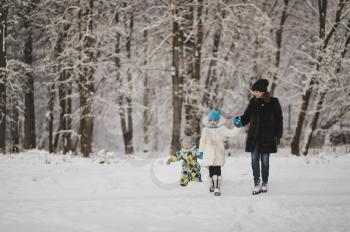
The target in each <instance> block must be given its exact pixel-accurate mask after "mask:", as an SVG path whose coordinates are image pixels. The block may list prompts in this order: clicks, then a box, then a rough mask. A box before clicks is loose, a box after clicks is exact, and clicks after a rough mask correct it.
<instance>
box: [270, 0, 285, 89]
mask: <svg viewBox="0 0 350 232" xmlns="http://www.w3.org/2000/svg"><path fill="white" fill-rule="evenodd" d="M283 3H284V5H283V10H282V15H281V19H280V24H279V28H278V30H277V31H276V46H277V47H276V49H277V51H276V59H275V68H276V71H275V73H274V75H273V76H272V81H271V88H270V94H271V95H273V93H274V92H275V88H276V80H277V79H278V70H279V67H280V62H281V50H282V39H283V29H284V25H285V22H286V20H287V17H288V4H289V0H283Z"/></svg>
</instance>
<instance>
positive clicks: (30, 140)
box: [23, 0, 36, 149]
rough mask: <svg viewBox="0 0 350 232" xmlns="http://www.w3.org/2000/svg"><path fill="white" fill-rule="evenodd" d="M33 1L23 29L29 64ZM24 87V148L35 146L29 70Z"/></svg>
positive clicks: (31, 79)
mask: <svg viewBox="0 0 350 232" xmlns="http://www.w3.org/2000/svg"><path fill="white" fill-rule="evenodd" d="M34 7H35V2H34V1H33V0H32V1H31V2H30V3H29V6H27V11H26V13H27V14H26V18H25V19H24V29H25V31H26V35H25V41H24V62H25V63H26V64H28V65H29V66H31V65H32V63H33V28H32V27H33V25H32V22H31V20H30V18H29V16H28V15H30V14H32V11H33V9H34ZM25 79H26V80H25V87H24V91H25V94H24V139H23V147H24V149H33V148H35V147H36V135H35V105H34V77H33V73H32V72H31V71H27V73H26V76H25Z"/></svg>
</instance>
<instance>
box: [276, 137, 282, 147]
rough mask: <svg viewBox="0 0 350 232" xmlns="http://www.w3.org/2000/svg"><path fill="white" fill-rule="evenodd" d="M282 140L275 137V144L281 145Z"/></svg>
mask: <svg viewBox="0 0 350 232" xmlns="http://www.w3.org/2000/svg"><path fill="white" fill-rule="evenodd" d="M280 140H281V138H279V137H275V143H276V145H280V142H281V141H280Z"/></svg>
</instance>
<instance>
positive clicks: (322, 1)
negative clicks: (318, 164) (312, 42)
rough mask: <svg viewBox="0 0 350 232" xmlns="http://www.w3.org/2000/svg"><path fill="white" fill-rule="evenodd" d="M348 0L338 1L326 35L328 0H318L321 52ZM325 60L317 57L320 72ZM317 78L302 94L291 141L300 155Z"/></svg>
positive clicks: (309, 83)
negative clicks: (308, 110) (329, 29)
mask: <svg viewBox="0 0 350 232" xmlns="http://www.w3.org/2000/svg"><path fill="white" fill-rule="evenodd" d="M345 1H347V0H341V1H339V3H338V9H337V12H336V18H335V23H334V25H333V26H332V30H331V31H330V32H329V33H328V34H327V35H326V33H325V30H326V18H327V4H328V2H327V0H318V6H319V25H320V29H319V38H320V39H321V40H323V45H322V47H321V48H320V49H321V53H322V52H323V51H324V50H325V49H326V48H327V46H328V43H329V41H330V39H331V37H332V36H333V35H334V31H335V30H336V28H337V26H338V25H339V22H340V19H341V15H342V14H341V12H342V10H343V8H344V6H345V4H344V2H345ZM343 4H344V5H343ZM322 60H323V56H322V54H321V55H319V57H318V58H317V64H316V71H317V72H319V70H320V66H321V62H322ZM316 82H317V80H315V78H314V77H311V78H310V80H309V82H308V83H307V87H306V91H305V93H304V94H303V96H302V104H301V109H300V112H299V116H298V121H297V126H296V129H295V132H294V136H293V139H292V143H291V153H292V154H294V155H300V148H299V144H300V139H301V134H302V128H303V125H304V121H305V117H306V112H307V109H308V106H309V103H310V99H311V94H312V92H313V86H314V85H315V83H316Z"/></svg>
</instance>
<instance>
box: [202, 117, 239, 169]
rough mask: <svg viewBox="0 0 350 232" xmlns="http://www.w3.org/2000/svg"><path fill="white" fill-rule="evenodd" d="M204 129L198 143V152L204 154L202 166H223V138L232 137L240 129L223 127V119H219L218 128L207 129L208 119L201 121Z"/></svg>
mask: <svg viewBox="0 0 350 232" xmlns="http://www.w3.org/2000/svg"><path fill="white" fill-rule="evenodd" d="M202 122H203V124H204V125H205V127H204V128H203V129H202V135H201V139H200V142H199V151H202V152H204V158H203V162H202V165H203V166H206V167H207V166H224V164H225V147H224V139H225V137H234V136H236V135H237V134H238V132H239V131H240V129H238V128H233V129H228V128H227V127H226V126H224V123H225V119H224V118H221V119H220V121H219V123H218V128H208V125H209V121H208V117H205V118H203V120H202Z"/></svg>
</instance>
